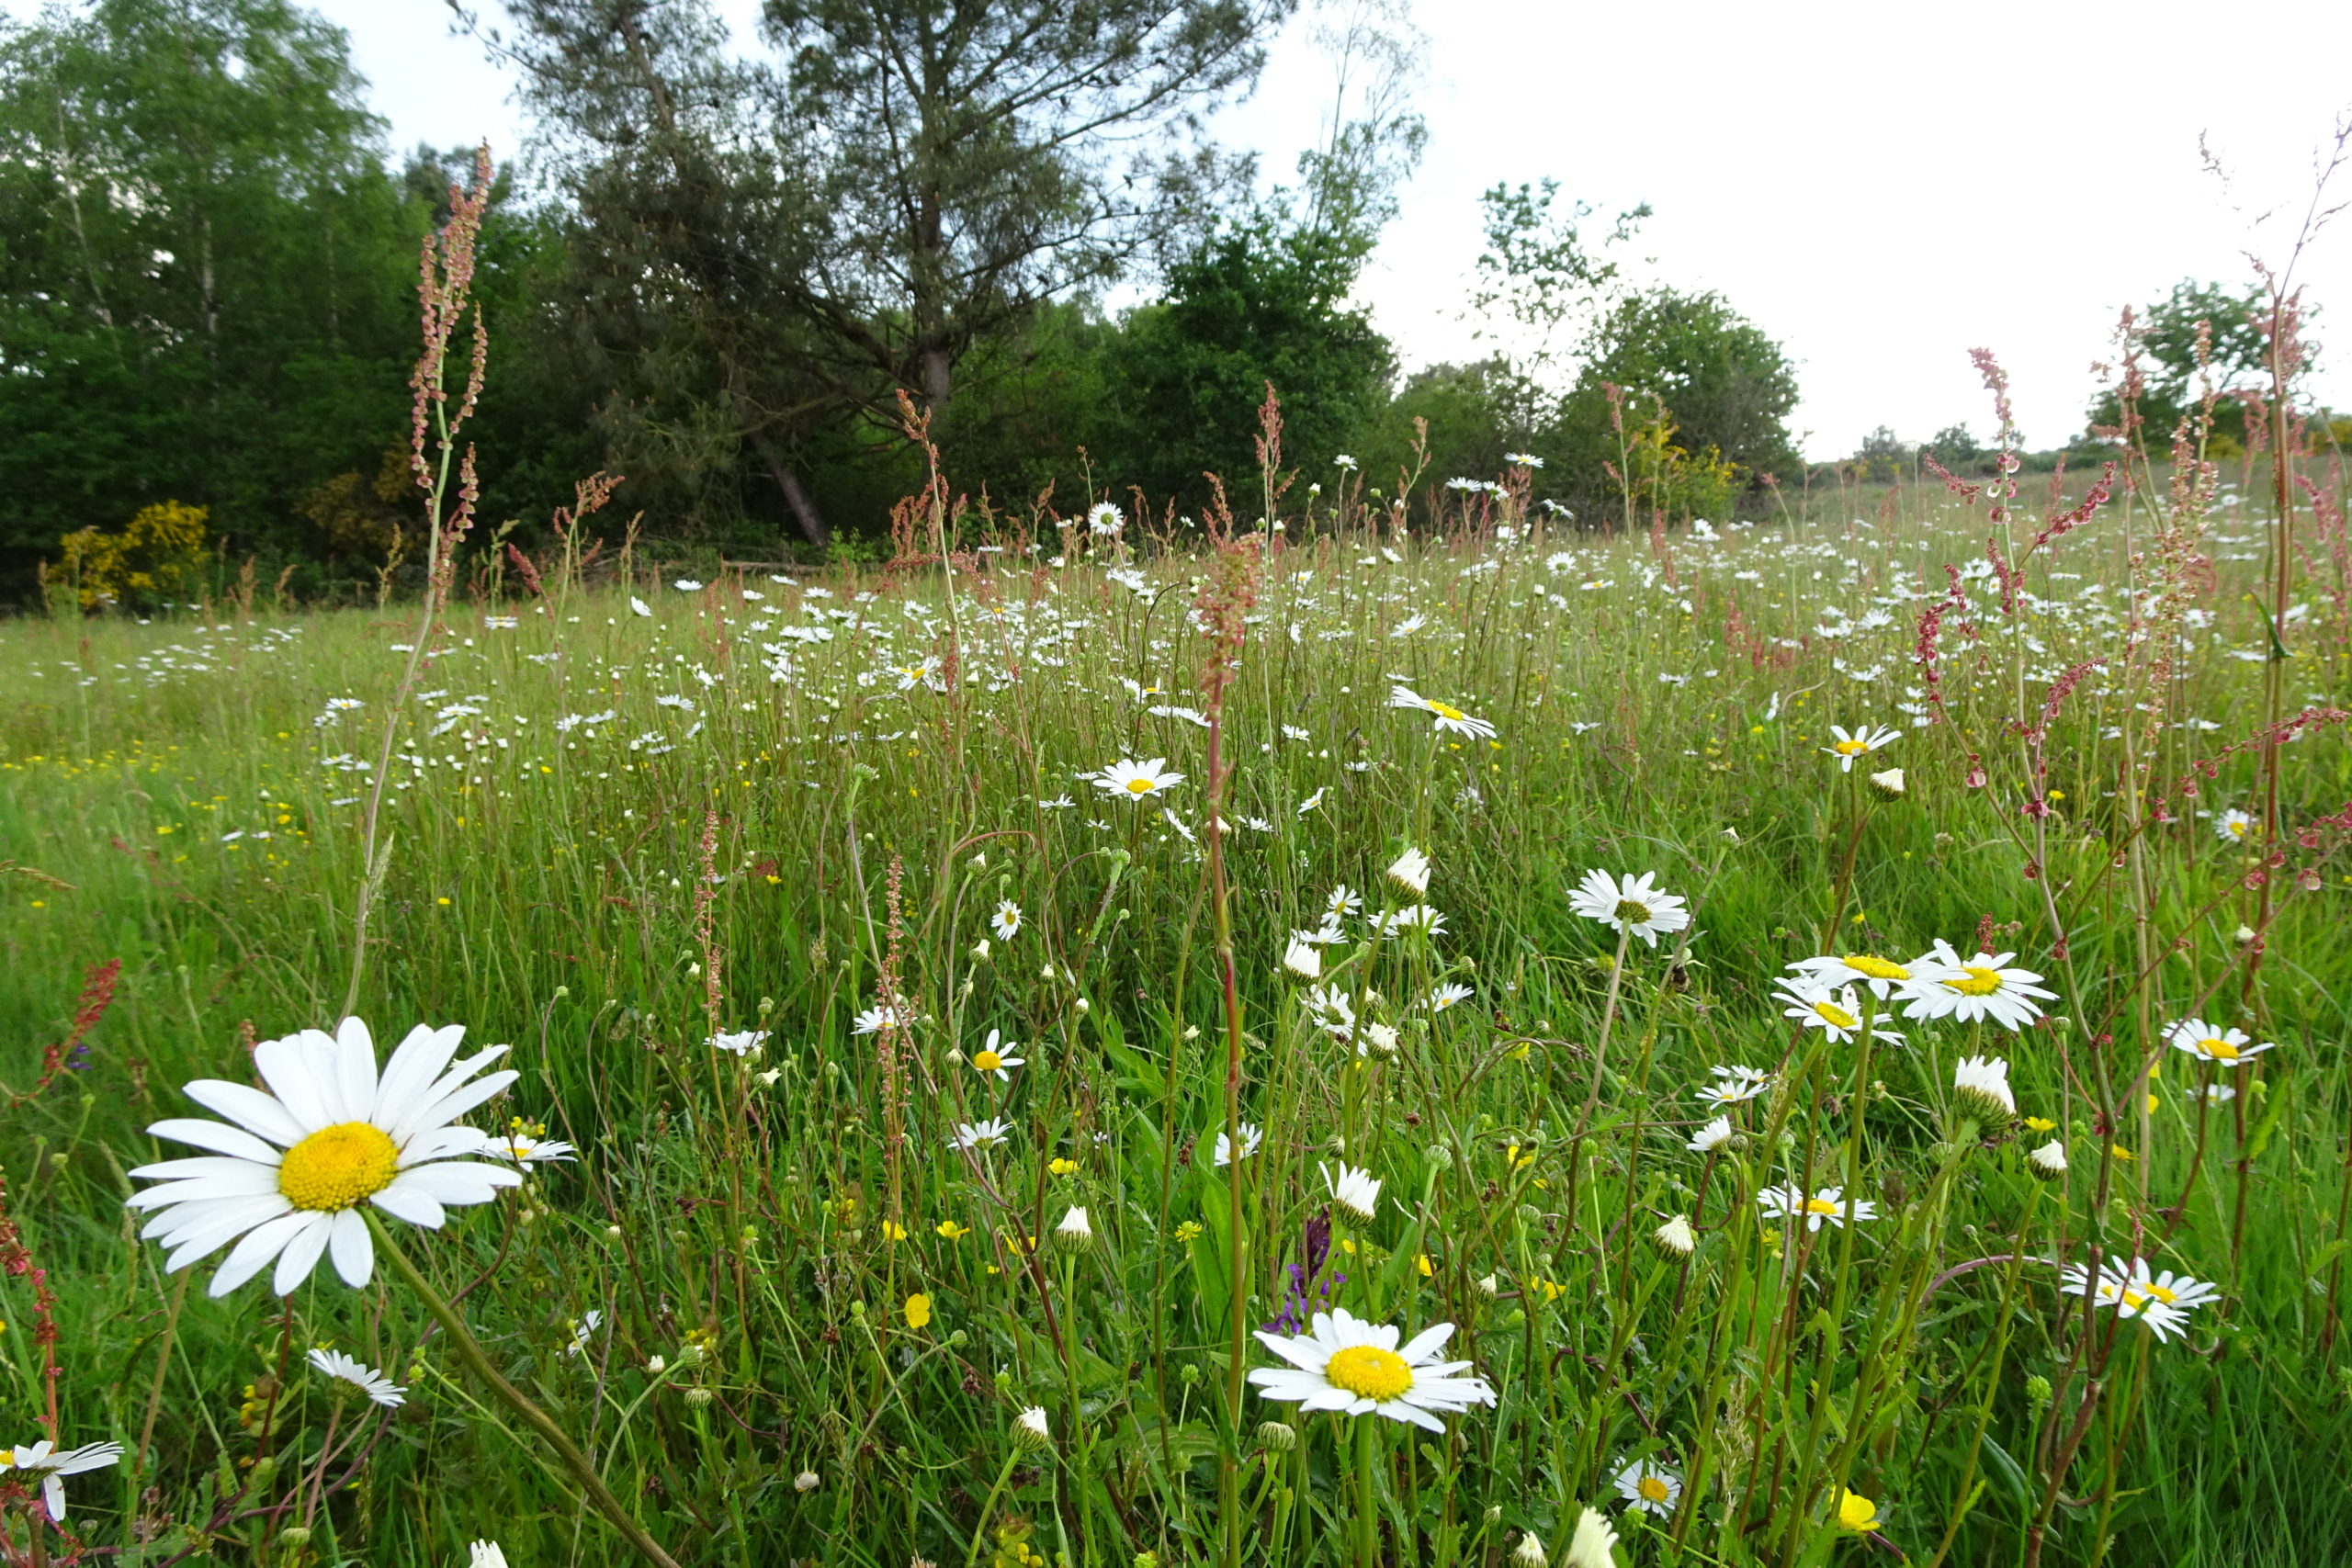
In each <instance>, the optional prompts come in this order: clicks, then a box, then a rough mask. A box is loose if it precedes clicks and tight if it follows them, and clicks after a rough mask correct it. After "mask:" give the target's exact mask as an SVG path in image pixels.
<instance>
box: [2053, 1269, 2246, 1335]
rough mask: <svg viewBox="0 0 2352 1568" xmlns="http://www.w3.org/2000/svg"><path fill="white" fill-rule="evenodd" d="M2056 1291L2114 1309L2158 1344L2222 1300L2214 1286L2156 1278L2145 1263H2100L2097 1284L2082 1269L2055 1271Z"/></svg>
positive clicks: (2179, 1277) (2168, 1273) (2170, 1275)
mask: <svg viewBox="0 0 2352 1568" xmlns="http://www.w3.org/2000/svg"><path fill="white" fill-rule="evenodd" d="M2058 1288H2059V1290H2061V1291H2063V1292H2065V1293H2066V1294H2067V1295H2070V1296H2080V1295H2086V1294H2088V1295H2091V1296H2092V1297H2093V1298H2094V1299H2095V1300H2096V1301H2097V1303H2098V1304H2099V1305H2100V1306H2105V1307H2113V1308H2114V1309H2115V1312H2116V1315H2118V1316H2119V1317H2136V1318H2138V1319H2140V1321H2142V1322H2143V1323H2144V1324H2146V1325H2148V1327H2149V1329H2150V1330H2151V1331H2152V1332H2153V1333H2154V1335H2155V1337H2157V1338H2159V1339H2167V1338H2171V1337H2174V1336H2176V1335H2178V1334H2179V1333H2181V1332H2182V1331H2183V1330H2184V1329H2185V1328H2186V1327H2187V1326H2188V1314H2190V1313H2191V1312H2192V1311H2194V1310H2195V1309H2196V1308H2198V1307H2200V1306H2202V1305H2204V1304H2205V1303H2207V1302H2210V1301H2212V1300H2214V1299H2215V1298H2216V1297H2217V1296H2219V1295H2220V1294H2221V1292H2220V1291H2218V1290H2217V1289H2216V1288H2215V1287H2213V1286H2212V1285H2210V1284H2207V1283H2205V1282H2204V1281H2202V1280H2193V1279H2190V1278H2189V1277H2188V1275H2186V1274H2176V1273H2173V1272H2172V1271H2171V1270H2170V1269H2166V1270H2165V1272H2164V1273H2161V1274H2158V1273H2155V1272H2154V1271H2153V1270H2152V1269H2150V1268H2149V1267H2148V1260H2147V1259H2146V1258H2133V1259H2131V1262H2129V1263H2126V1262H2124V1261H2123V1260H2122V1259H2121V1258H2104V1259H2102V1260H2101V1261H2100V1264H2099V1271H2098V1283H2097V1284H2096V1285H2095V1286H2094V1285H2093V1283H2092V1281H2091V1279H2090V1270H2089V1269H2086V1267H2085V1266H2084V1265H2082V1264H2080V1263H2069V1264H2067V1265H2066V1266H2065V1267H2064V1269H2060V1270H2059V1274H2058Z"/></svg>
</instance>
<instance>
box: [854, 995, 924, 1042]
mask: <svg viewBox="0 0 2352 1568" xmlns="http://www.w3.org/2000/svg"><path fill="white" fill-rule="evenodd" d="M913 1021H914V1018H913V1016H912V1014H911V1013H910V1011H909V1010H908V1008H907V1004H906V1003H905V1002H903V1001H901V1000H899V999H898V998H893V997H876V998H874V1005H873V1006H872V1007H870V1008H867V1009H865V1010H864V1011H862V1012H860V1013H859V1014H858V1015H857V1016H856V1017H854V1018H853V1019H851V1020H850V1024H849V1032H851V1033H852V1034H879V1033H881V1032H883V1031H884V1030H886V1029H887V1030H889V1031H890V1032H893V1033H896V1032H899V1031H901V1030H903V1029H905V1028H906V1027H907V1026H908V1025H909V1024H911V1023H912V1022H913Z"/></svg>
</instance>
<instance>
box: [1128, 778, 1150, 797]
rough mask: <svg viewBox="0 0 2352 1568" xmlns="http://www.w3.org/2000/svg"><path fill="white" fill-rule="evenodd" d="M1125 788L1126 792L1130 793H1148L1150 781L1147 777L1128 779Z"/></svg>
mask: <svg viewBox="0 0 2352 1568" xmlns="http://www.w3.org/2000/svg"><path fill="white" fill-rule="evenodd" d="M1127 790H1128V793H1130V794H1132V795H1149V794H1150V793H1151V781H1150V780H1149V779H1129V780H1128V781H1127Z"/></svg>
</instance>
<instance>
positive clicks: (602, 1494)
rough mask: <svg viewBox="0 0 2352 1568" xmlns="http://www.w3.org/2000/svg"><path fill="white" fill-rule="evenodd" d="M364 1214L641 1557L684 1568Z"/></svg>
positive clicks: (465, 1357) (467, 1355)
mask: <svg viewBox="0 0 2352 1568" xmlns="http://www.w3.org/2000/svg"><path fill="white" fill-rule="evenodd" d="M359 1212H360V1215H361V1217H362V1218H364V1219H366V1220H367V1222H368V1232H369V1233H370V1234H371V1235H373V1236H374V1237H375V1240H376V1247H377V1248H378V1250H379V1251H380V1252H382V1253H383V1255H384V1257H385V1258H388V1259H390V1262H391V1265H392V1272H394V1273H395V1274H398V1275H399V1276H400V1277H401V1283H403V1284H405V1285H406V1286H408V1288H409V1289H410V1290H412V1291H413V1292H416V1296H417V1299H418V1300H420V1301H422V1302H423V1303H424V1310H425V1311H427V1312H429V1313H431V1314H433V1318H434V1321H435V1322H436V1323H438V1324H439V1325H441V1330H442V1332H443V1333H445V1334H447V1336H448V1337H449V1343H450V1344H451V1345H452V1346H454V1347H455V1348H456V1349H457V1352H458V1359H459V1360H461V1361H463V1362H465V1364H466V1366H467V1368H468V1369H469V1370H470V1371H472V1372H473V1374H474V1375H475V1376H476V1377H478V1378H480V1379H481V1381H482V1382H484V1383H485V1384H487V1385H488V1386H489V1388H490V1391H491V1393H494V1394H496V1395H497V1396H498V1397H499V1399H500V1400H501V1401H502V1402H503V1404H505V1405H506V1407H507V1408H508V1409H510V1410H512V1411H514V1412H515V1415H516V1416H520V1417H521V1418H522V1420H523V1424H524V1425H525V1426H526V1427H530V1428H531V1429H532V1430H533V1431H535V1432H537V1433H538V1435H539V1436H540V1437H541V1438H545V1439H546V1441H547V1445H548V1447H549V1448H551V1449H553V1450H555V1451H556V1457H557V1458H559V1459H560V1460H562V1461H563V1464H564V1468H565V1469H566V1470H569V1471H570V1472H571V1474H572V1478H573V1479H574V1480H576V1481H577V1482H579V1483H580V1489H581V1490H582V1492H583V1493H585V1494H586V1495H587V1497H588V1500H589V1501H590V1502H591V1503H594V1505H595V1506H596V1511H597V1512H598V1513H601V1514H603V1515H604V1516H605V1518H606V1519H608V1520H610V1521H611V1523H612V1526H613V1528H614V1529H616V1530H618V1531H620V1533H621V1535H622V1537H623V1539H625V1540H628V1543H629V1544H630V1545H631V1546H633V1547H635V1548H636V1549H637V1551H638V1554H639V1556H641V1557H643V1558H644V1559H645V1560H646V1561H647V1562H657V1563H660V1564H661V1565H662V1568H678V1562H677V1560H676V1559H675V1558H673V1557H672V1556H671V1555H670V1554H669V1553H668V1552H666V1551H662V1544H661V1542H659V1541H657V1540H654V1539H653V1537H652V1536H651V1535H650V1534H648V1533H647V1531H646V1529H645V1527H644V1526H643V1525H641V1524H639V1523H638V1522H637V1518H636V1517H635V1516H634V1515H632V1514H631V1513H630V1512H629V1511H628V1507H627V1506H626V1505H624V1504H623V1503H622V1502H621V1500H620V1499H619V1498H618V1497H616V1496H614V1495H613V1492H612V1488H610V1487H608V1486H606V1485H605V1483H604V1479H603V1477H601V1476H599V1475H598V1474H597V1473H596V1467H595V1466H594V1465H592V1464H590V1463H589V1462H588V1456H587V1455H585V1454H583V1453H582V1452H581V1451H580V1446H579V1445H578V1444H577V1443H574V1442H573V1441H572V1440H571V1436H570V1435H569V1434H568V1433H566V1432H565V1431H564V1429H563V1428H562V1427H559V1426H557V1425H556V1424H555V1421H554V1418H553V1417H551V1416H548V1413H547V1412H546V1411H544V1410H542V1409H540V1408H539V1407H538V1406H537V1404H533V1403H532V1402H531V1400H530V1398H529V1397H528V1396H527V1395H526V1394H525V1393H523V1391H522V1390H521V1389H519V1388H516V1387H515V1385H514V1384H513V1383H511V1382H507V1381H506V1378H505V1376H504V1375H503V1373H501V1372H500V1371H499V1370H498V1369H497V1368H496V1367H493V1366H492V1365H491V1364H490V1358H489V1356H487V1355H486V1354H484V1353H483V1351H482V1348H481V1342H480V1341H478V1340H476V1339H475V1338H474V1337H473V1331H472V1330H471V1329H469V1328H468V1327H467V1326H466V1320H465V1319H464V1318H462V1317H460V1316H458V1309H457V1308H455V1307H453V1306H451V1305H450V1304H449V1303H448V1301H447V1298H446V1297H444V1296H443V1295H442V1294H441V1292H438V1291H436V1290H435V1289H434V1288H433V1283H432V1281H431V1280H427V1279H426V1278H425V1277H424V1271H423V1270H422V1269H418V1268H417V1266H416V1265H415V1263H414V1262H413V1261H411V1259H410V1258H409V1256H408V1254H407V1253H405V1252H402V1251H401V1248H400V1246H399V1244H398V1243H396V1242H395V1241H393V1240H392V1236H391V1232H390V1230H388V1229H386V1228H385V1225H384V1222H383V1221H382V1220H380V1219H379V1218H378V1217H377V1215H376V1212H375V1210H374V1209H372V1208H369V1207H365V1206H363V1207H362V1208H361V1209H360V1211H359Z"/></svg>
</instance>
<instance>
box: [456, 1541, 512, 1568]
mask: <svg viewBox="0 0 2352 1568" xmlns="http://www.w3.org/2000/svg"><path fill="white" fill-rule="evenodd" d="M466 1568H506V1549H505V1548H503V1547H502V1546H500V1545H499V1544H498V1542H496V1541H494V1540H478V1541H475V1542H474V1543H473V1544H472V1545H471V1546H469V1547H468V1548H466Z"/></svg>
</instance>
